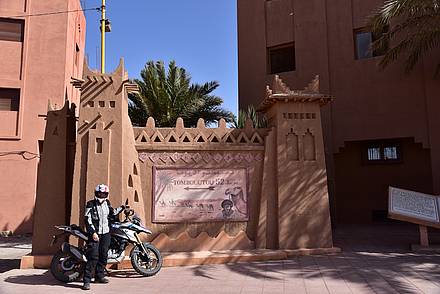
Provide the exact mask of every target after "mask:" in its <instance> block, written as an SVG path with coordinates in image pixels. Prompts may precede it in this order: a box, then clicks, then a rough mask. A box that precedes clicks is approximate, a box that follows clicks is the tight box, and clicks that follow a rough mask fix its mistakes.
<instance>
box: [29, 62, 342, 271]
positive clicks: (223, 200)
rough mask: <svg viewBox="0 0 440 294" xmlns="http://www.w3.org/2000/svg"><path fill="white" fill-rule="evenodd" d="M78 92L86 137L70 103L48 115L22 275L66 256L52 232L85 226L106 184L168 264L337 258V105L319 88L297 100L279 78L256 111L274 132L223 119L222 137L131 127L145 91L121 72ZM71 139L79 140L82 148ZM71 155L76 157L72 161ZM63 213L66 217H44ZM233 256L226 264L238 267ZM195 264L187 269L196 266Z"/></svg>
mask: <svg viewBox="0 0 440 294" xmlns="http://www.w3.org/2000/svg"><path fill="white" fill-rule="evenodd" d="M75 86H77V87H78V88H79V89H80V91H81V97H80V104H79V105H78V109H79V117H78V125H77V127H76V126H75V120H73V121H74V123H72V122H71V121H72V116H74V115H73V114H72V112H73V111H74V108H72V107H71V105H70V103H66V104H65V105H64V107H63V108H62V109H60V110H53V111H48V113H47V125H46V132H45V137H44V140H45V144H46V145H45V148H46V150H49V151H48V152H47V153H46V152H45V153H44V154H43V156H42V158H41V163H40V165H41V168H40V172H39V175H38V190H37V201H36V207H35V219H34V226H35V227H34V234H33V239H32V255H31V256H25V257H23V259H22V264H21V267H22V268H26V267H43V268H44V267H47V266H48V265H49V263H50V260H51V258H52V254H53V253H55V252H56V251H58V250H59V245H60V244H56V245H55V246H50V245H49V244H48V240H50V238H51V236H52V235H54V234H56V233H58V232H57V230H56V229H55V228H54V225H59V224H69V223H70V224H79V225H81V226H82V225H83V224H84V217H83V216H84V209H85V203H86V202H87V201H88V200H90V199H93V197H94V188H95V186H96V185H97V184H98V183H106V184H108V185H109V186H110V196H109V198H110V201H111V203H112V204H113V206H115V207H116V206H119V205H120V204H122V203H124V202H125V201H126V200H127V201H128V204H129V205H130V206H131V207H132V208H134V210H135V212H136V213H137V215H138V216H139V217H140V218H141V220H142V223H143V224H145V225H146V227H148V228H149V229H151V231H152V232H153V234H152V235H149V236H146V235H143V236H142V235H141V237H144V240H148V241H150V242H152V243H153V244H154V245H156V246H157V247H158V248H159V250H161V251H162V252H168V253H169V252H188V253H190V252H191V253H194V252H197V251H218V250H221V251H225V250H226V251H231V250H232V252H234V250H235V252H238V251H241V250H244V251H246V252H254V253H252V254H255V256H256V257H255V258H267V256H266V255H265V253H261V251H260V253H261V256H259V254H260V253H258V252H256V251H255V250H259V249H275V251H274V252H272V253H269V254H274V256H271V257H270V258H274V257H276V259H283V258H287V256H289V255H292V254H313V253H334V252H339V249H338V248H334V247H333V238H332V230H331V222H330V209H329V197H328V188H327V174H326V167H325V154H324V141H323V133H322V127H321V115H320V108H321V107H323V106H324V105H326V104H327V103H331V101H332V97H330V96H328V95H322V94H320V93H319V79H318V77H316V78H314V79H313V80H312V82H311V83H309V84H308V85H307V87H305V88H303V89H301V90H291V89H290V88H289V87H288V86H287V85H286V84H284V83H283V81H282V80H281V79H280V78H278V77H277V76H276V77H275V78H274V80H273V81H272V83H271V85H270V86H268V87H267V89H266V92H265V93H264V96H263V98H264V99H263V101H262V103H261V104H260V106H259V110H261V111H263V112H264V113H266V114H267V117H268V121H269V123H268V127H267V128H259V129H257V128H254V127H253V125H252V122H251V121H250V120H248V121H247V122H246V125H245V127H244V128H242V129H235V128H228V127H227V125H226V122H225V120H223V119H222V120H220V121H219V123H218V126H217V127H214V128H207V127H206V126H205V122H204V121H203V119H199V121H198V123H197V127H195V128H188V127H185V126H184V123H183V120H182V119H181V118H179V119H178V120H177V121H176V125H175V127H171V128H158V127H156V126H155V121H154V118H152V117H150V118H148V121H147V123H146V125H145V126H143V127H133V126H132V124H131V121H130V118H129V116H128V94H129V93H131V92H136V91H137V90H138V87H137V85H136V84H131V83H130V81H129V79H128V73H127V72H126V71H125V69H124V64H123V62H122V61H121V63H120V65H119V66H118V68H117V69H116V70H115V71H114V72H113V73H109V74H102V73H98V72H97V71H93V70H91V69H89V68H88V67H87V65H85V67H84V76H83V78H82V79H81V80H77V81H76V82H75ZM56 130H58V131H56ZM66 130H74V131H75V132H76V134H77V136H76V140H73V141H71V138H70V137H69V131H66ZM63 146H73V147H74V149H75V151H74V152H75V156H74V159H73V158H69V157H66V155H65V150H66V149H68V147H66V148H62V147H63ZM71 168H72V171H73V172H71V173H68V172H66V171H67V170H70V169H71ZM49 178H50V179H51V180H53V182H55V183H56V184H55V185H54V184H52V183H51V182H48V180H47V179H49ZM66 179H67V180H66ZM68 191H71V194H69V192H68ZM63 206H64V207H67V206H68V207H69V209H67V210H62V209H52V210H51V213H50V215H48V214H47V210H48V208H54V207H63ZM59 241H60V240H59ZM70 241H71V242H72V243H76V242H77V240H76V239H75V238H71V239H70ZM237 250H238V251H237ZM264 252H266V251H264ZM234 254H236V253H231V255H230V256H229V255H228V254H226V257H221V260H222V262H227V261H234V260H235V261H237V260H239V259H236V258H238V257H237V256H235V255H234ZM186 256H187V257H186V258H184V260H181V261H180V262H183V263H179V264H180V265H183V264H191V262H193V260H192V257H191V256H192V255H191V254H190V255H186ZM234 256H235V257H234ZM231 258H232V259H231ZM240 258H249V256H248V257H246V253H244V255H243V256H242V257H240ZM208 261H209V258H207V259H206V260H204V261H203V262H208ZM188 262H189V263H188ZM167 264H168V265H176V263H174V262H171V261H167Z"/></svg>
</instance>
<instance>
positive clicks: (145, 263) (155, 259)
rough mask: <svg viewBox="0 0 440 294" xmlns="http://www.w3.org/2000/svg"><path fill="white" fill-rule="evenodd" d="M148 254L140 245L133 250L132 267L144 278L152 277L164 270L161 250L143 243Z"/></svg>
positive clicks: (131, 254)
mask: <svg viewBox="0 0 440 294" xmlns="http://www.w3.org/2000/svg"><path fill="white" fill-rule="evenodd" d="M143 245H144V247H145V249H146V251H147V253H145V252H144V250H143V249H142V246H141V245H140V244H138V245H136V246H135V247H133V249H132V250H131V253H130V256H131V265H132V266H133V269H134V270H135V271H136V272H138V273H139V274H141V275H143V276H144V277H151V276H154V275H155V274H157V273H158V272H159V271H160V269H161V268H162V263H163V260H162V256H161V255H160V252H159V250H158V249H157V248H156V247H154V246H153V245H152V244H150V243H143Z"/></svg>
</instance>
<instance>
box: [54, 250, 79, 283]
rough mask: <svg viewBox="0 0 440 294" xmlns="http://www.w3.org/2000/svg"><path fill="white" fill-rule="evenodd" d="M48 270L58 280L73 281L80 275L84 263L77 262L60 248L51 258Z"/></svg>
mask: <svg viewBox="0 0 440 294" xmlns="http://www.w3.org/2000/svg"><path fill="white" fill-rule="evenodd" d="M50 272H51V273H52V275H53V276H54V278H55V279H57V280H58V281H60V282H63V283H69V282H74V281H77V280H79V278H80V277H81V276H82V274H83V272H84V263H82V262H78V261H77V260H76V259H75V257H73V256H72V255H70V254H69V253H64V252H62V251H61V250H60V251H58V252H57V253H55V255H54V256H53V258H52V262H51V263H50Z"/></svg>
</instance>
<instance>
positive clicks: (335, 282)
mask: <svg viewBox="0 0 440 294" xmlns="http://www.w3.org/2000/svg"><path fill="white" fill-rule="evenodd" d="M417 236H418V235H417V227H415V226H409V227H408V226H381V227H377V226H376V227H361V226H353V227H339V229H338V230H337V231H336V232H335V244H336V246H340V247H342V248H343V250H344V252H343V253H341V254H336V255H330V256H304V257H295V258H291V259H288V260H283V261H265V262H253V263H238V264H225V265H205V266H188V267H174V268H163V269H162V271H161V272H160V273H159V274H158V275H157V276H155V277H151V278H143V277H139V276H138V275H137V274H136V273H135V272H133V271H115V272H113V273H112V274H111V275H110V284H106V285H101V284H92V290H91V291H89V292H88V293H124V292H125V291H127V292H128V293H197V294H202V293H307V294H313V293H335V294H336V293H337V294H344V293H433V294H434V293H440V255H438V254H414V253H411V252H410V251H409V245H410V243H412V242H416V241H417ZM431 236H432V240H438V237H439V235H438V234H436V233H435V232H434V234H433V235H431ZM0 250H3V249H0ZM1 263H2V261H0V264H1ZM80 286H81V283H72V284H69V285H65V284H61V283H59V282H57V281H56V280H55V279H54V278H53V277H52V276H51V274H50V273H49V272H48V271H47V270H18V269H12V270H7V271H5V272H3V273H0V293H1V294H16V293H32V294H40V293H45V294H46V293H48V294H50V293H63V294H64V293H65V294H68V293H78V292H82V290H80Z"/></svg>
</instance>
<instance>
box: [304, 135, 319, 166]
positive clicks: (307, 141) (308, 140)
mask: <svg viewBox="0 0 440 294" xmlns="http://www.w3.org/2000/svg"><path fill="white" fill-rule="evenodd" d="M303 146H304V160H305V161H315V160H316V145H315V136H314V135H313V134H312V133H311V132H310V130H309V129H308V130H307V133H305V134H304V136H303Z"/></svg>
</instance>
